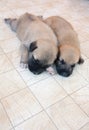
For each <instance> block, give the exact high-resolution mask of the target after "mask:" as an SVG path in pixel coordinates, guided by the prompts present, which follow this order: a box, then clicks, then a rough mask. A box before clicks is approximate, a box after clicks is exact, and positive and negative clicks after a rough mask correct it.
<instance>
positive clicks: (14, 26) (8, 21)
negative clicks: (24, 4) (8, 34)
mask: <svg viewBox="0 0 89 130" xmlns="http://www.w3.org/2000/svg"><path fill="white" fill-rule="evenodd" d="M4 21H5V23H6V24H8V25H9V26H10V27H11V29H12V31H14V32H16V29H17V19H16V18H14V19H11V18H5V19H4Z"/></svg>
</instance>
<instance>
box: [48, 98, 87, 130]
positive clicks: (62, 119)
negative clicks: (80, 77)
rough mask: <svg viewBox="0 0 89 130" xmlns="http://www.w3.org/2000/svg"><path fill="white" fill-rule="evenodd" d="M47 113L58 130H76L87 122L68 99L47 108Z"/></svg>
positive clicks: (85, 117) (84, 116) (83, 115)
mask: <svg viewBox="0 0 89 130" xmlns="http://www.w3.org/2000/svg"><path fill="white" fill-rule="evenodd" d="M47 112H48V114H49V116H50V117H51V118H52V120H53V121H54V123H55V124H56V125H57V127H58V129H60V130H78V129H79V128H81V127H82V126H83V125H84V124H86V123H87V122H88V120H89V118H88V117H87V116H86V115H85V113H83V111H82V110H81V109H80V108H79V107H78V106H77V105H76V104H75V103H74V102H73V100H72V99H71V98H69V97H67V98H65V99H64V100H62V101H60V102H59V103H57V104H55V105H53V106H52V107H50V108H48V109H47Z"/></svg>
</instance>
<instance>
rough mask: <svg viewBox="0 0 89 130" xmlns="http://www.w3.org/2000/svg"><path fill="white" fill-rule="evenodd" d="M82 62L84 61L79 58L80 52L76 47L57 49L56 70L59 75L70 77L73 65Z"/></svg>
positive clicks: (63, 46)
mask: <svg viewBox="0 0 89 130" xmlns="http://www.w3.org/2000/svg"><path fill="white" fill-rule="evenodd" d="M83 62H84V60H83V59H82V58H81V57H80V51H79V49H77V48H76V47H73V46H70V45H68V46H67V45H62V46H60V47H59V55H58V58H57V60H56V69H57V72H58V73H59V74H60V75H62V76H64V77H68V76H70V75H71V74H72V72H73V69H74V67H75V65H76V64H77V63H78V64H81V63H83Z"/></svg>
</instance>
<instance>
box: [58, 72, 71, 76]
mask: <svg viewBox="0 0 89 130" xmlns="http://www.w3.org/2000/svg"><path fill="white" fill-rule="evenodd" d="M60 75H62V76H64V77H69V76H70V75H71V74H70V73H66V72H63V73H61V74H60Z"/></svg>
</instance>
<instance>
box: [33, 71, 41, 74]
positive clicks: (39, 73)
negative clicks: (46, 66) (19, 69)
mask: <svg viewBox="0 0 89 130" xmlns="http://www.w3.org/2000/svg"><path fill="white" fill-rule="evenodd" d="M40 73H41V72H35V71H34V72H33V74H35V75H38V74H40Z"/></svg>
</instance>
